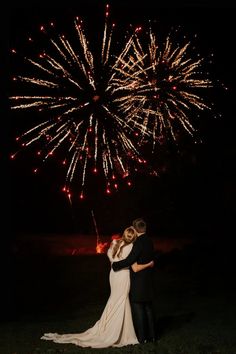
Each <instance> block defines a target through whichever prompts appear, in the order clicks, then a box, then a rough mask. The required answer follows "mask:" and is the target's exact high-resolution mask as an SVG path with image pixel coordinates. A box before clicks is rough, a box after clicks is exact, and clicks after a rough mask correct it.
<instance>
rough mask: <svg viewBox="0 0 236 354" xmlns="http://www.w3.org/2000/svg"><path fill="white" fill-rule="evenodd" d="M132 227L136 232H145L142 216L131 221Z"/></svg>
mask: <svg viewBox="0 0 236 354" xmlns="http://www.w3.org/2000/svg"><path fill="white" fill-rule="evenodd" d="M133 227H134V228H135V230H136V231H137V232H138V233H144V232H146V222H145V221H144V220H143V219H142V218H138V219H135V220H134V221H133Z"/></svg>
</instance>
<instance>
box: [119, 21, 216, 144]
mask: <svg viewBox="0 0 236 354" xmlns="http://www.w3.org/2000/svg"><path fill="white" fill-rule="evenodd" d="M136 32H137V31H136ZM143 43H144V44H143ZM146 43H147V45H146ZM190 48H191V43H190V42H186V43H184V44H182V45H180V44H176V39H175V38H174V39H173V40H172V39H171V35H168V36H167V37H166V39H165V40H164V41H163V42H162V43H160V42H158V43H157V39H156V36H155V34H154V33H153V31H152V30H151V28H150V29H149V32H147V33H146V36H145V38H143V41H140V39H139V37H138V36H137V35H136V36H134V38H133V40H132V49H133V55H132V56H130V57H129V58H128V57H125V58H122V60H123V67H122V69H120V68H118V70H119V71H120V74H121V75H123V79H121V80H120V85H122V84H123V85H125V87H129V93H130V95H129V99H127V100H126V99H125V100H124V102H123V105H124V107H123V108H124V109H127V110H128V111H129V112H133V111H135V112H136V120H135V121H134V120H133V119H132V116H131V120H130V123H134V125H140V126H141V127H142V135H143V136H144V137H145V135H146V133H147V132H148V135H150V132H151V135H152V143H153V146H155V144H156V142H158V140H159V139H160V138H161V137H163V136H165V137H167V138H169V137H171V138H172V139H173V140H176V132H177V131H178V130H180V129H182V130H185V131H186V132H187V133H188V134H190V135H193V133H194V130H195V127H194V125H193V124H192V123H191V120H192V117H193V115H194V110H195V111H196V110H205V109H211V107H210V105H207V104H206V103H205V102H204V100H203V98H202V97H201V96H200V95H199V90H201V89H203V88H209V87H212V86H213V84H212V82H211V80H210V79H208V78H206V73H204V74H203V72H204V70H203V65H202V64H203V59H199V58H198V59H193V58H192V57H191V56H190V55H189V51H190ZM149 140H150V138H149Z"/></svg>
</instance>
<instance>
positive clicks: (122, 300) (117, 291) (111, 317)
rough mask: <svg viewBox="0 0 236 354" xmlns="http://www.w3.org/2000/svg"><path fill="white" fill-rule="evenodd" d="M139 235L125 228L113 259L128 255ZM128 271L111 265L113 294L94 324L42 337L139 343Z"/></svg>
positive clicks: (101, 344)
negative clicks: (130, 297) (133, 319)
mask: <svg viewBox="0 0 236 354" xmlns="http://www.w3.org/2000/svg"><path fill="white" fill-rule="evenodd" d="M136 238H137V233H136V231H135V229H134V228H133V227H132V226H130V227H128V228H126V229H125V231H124V233H123V235H122V237H121V238H120V239H118V240H113V241H112V242H111V245H110V248H109V249H108V251H107V255H108V257H109V259H110V262H111V263H112V262H114V261H119V260H122V259H124V258H126V257H127V256H128V254H129V253H130V251H131V249H132V246H133V242H134V241H135V240H136ZM153 265H154V263H153V261H151V262H149V263H147V264H137V263H134V264H133V265H132V270H133V271H134V272H139V271H142V270H143V269H145V268H148V267H152V266H153ZM129 272H130V271H129V268H125V269H121V270H119V271H117V272H114V271H113V269H112V268H111V270H110V275H109V280H110V290H111V292H110V297H109V299H108V301H107V303H106V306H105V308H104V310H103V313H102V315H101V317H100V319H99V320H98V321H97V322H96V323H95V324H94V326H93V327H91V328H89V329H88V330H86V331H85V332H82V333H71V334H58V333H45V334H44V335H43V336H42V337H41V339H44V340H51V341H53V342H55V343H72V344H75V345H78V346H80V347H91V348H107V347H111V346H113V347H122V346H125V345H130V344H138V340H137V337H136V334H135V331H134V326H133V321H132V316H131V308H130V302H129V289H130V274H129Z"/></svg>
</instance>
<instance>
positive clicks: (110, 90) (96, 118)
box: [10, 5, 150, 199]
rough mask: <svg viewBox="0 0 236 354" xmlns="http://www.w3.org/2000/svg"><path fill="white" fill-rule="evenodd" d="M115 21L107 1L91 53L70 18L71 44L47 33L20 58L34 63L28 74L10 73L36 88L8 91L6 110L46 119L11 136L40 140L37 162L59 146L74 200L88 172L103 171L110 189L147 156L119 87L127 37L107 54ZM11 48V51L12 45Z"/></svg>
mask: <svg viewBox="0 0 236 354" xmlns="http://www.w3.org/2000/svg"><path fill="white" fill-rule="evenodd" d="M48 27H49V28H47V27H45V26H41V28H40V30H41V32H42V33H43V34H45V35H48V33H49V32H51V27H54V24H53V23H51V24H50V25H49V26H48ZM114 27H115V26H114V25H113V24H111V23H110V21H109V6H108V5H107V6H106V13H105V26H104V32H103V38H102V43H101V50H100V52H97V51H96V52H95V53H94V52H93V51H92V50H91V48H90V45H89V42H88V40H87V37H86V35H85V31H84V29H83V23H82V20H81V19H80V18H76V19H75V23H74V30H75V34H76V44H75V43H74V42H72V41H71V40H69V39H68V38H67V37H66V36H65V35H57V36H56V37H55V38H54V37H52V36H51V35H50V36H47V38H49V43H48V45H47V49H45V50H43V51H42V52H41V53H40V54H39V56H38V57H37V58H34V59H32V58H29V57H25V58H24V60H25V61H26V62H27V63H28V64H30V65H31V68H32V69H33V74H32V76H31V75H27V76H23V75H19V76H18V77H15V78H14V80H15V81H17V82H19V81H20V82H22V83H23V84H26V85H30V87H31V89H32V90H34V91H32V92H36V94H35V95H33V94H30V95H29V94H27V95H20V96H19V95H18V96H12V97H10V100H11V102H12V106H11V107H12V109H14V110H18V109H21V110H26V109H27V110H28V109H32V110H36V111H39V112H40V113H43V117H44V119H45V118H47V119H45V120H44V121H40V122H39V124H35V125H34V126H33V127H32V128H31V129H29V130H27V131H25V132H24V133H23V134H22V135H21V136H20V137H18V138H17V140H18V141H19V143H20V144H21V146H23V147H28V146H31V145H32V144H35V143H39V144H40V146H42V148H41V149H40V150H39V151H38V152H37V154H38V155H39V156H41V157H42V161H43V162H44V161H46V160H47V159H48V157H50V156H52V155H53V154H54V153H55V151H56V150H59V149H61V148H62V146H63V147H64V149H65V150H64V151H66V158H65V159H64V160H63V161H62V163H63V165H65V166H66V168H67V173H66V183H65V186H64V187H63V190H64V191H65V192H66V193H67V195H68V197H69V198H70V197H71V184H72V181H74V179H75V177H79V179H80V183H79V185H80V186H81V192H80V198H81V199H83V197H84V188H85V184H86V179H87V176H88V174H90V173H91V172H92V173H94V174H99V173H100V174H101V172H102V174H103V176H104V178H105V185H106V192H107V193H108V194H110V193H111V191H112V190H117V189H118V184H119V181H121V180H123V181H125V183H127V184H128V186H129V185H131V181H130V179H129V177H130V175H132V173H133V172H134V171H137V170H139V169H140V168H142V166H143V165H145V163H146V160H145V159H144V158H143V157H142V156H141V154H140V149H139V147H140V140H139V137H138V135H139V133H140V132H142V135H143V134H145V135H148V134H150V132H149V131H148V129H147V128H145V132H144V133H143V127H142V124H141V123H139V122H138V121H136V110H135V111H132V108H133V101H132V100H130V97H129V95H130V92H129V89H130V88H129V85H128V87H127V86H126V80H127V78H128V77H126V75H125V73H124V72H123V73H122V75H121V73H120V72H119V70H118V68H122V66H123V63H124V62H125V58H126V57H129V55H128V52H129V50H130V49H131V47H132V42H133V36H132V35H131V36H130V37H129V39H128V40H126V42H125V43H124V45H123V46H122V49H121V50H120V52H118V53H117V52H116V53H113V52H114V44H113V30H114ZM29 40H30V41H32V39H31V38H30V39H29ZM116 48H117V45H116ZM12 53H13V54H17V52H16V50H12ZM121 81H123V84H122V85H120V83H121ZM124 101H125V102H126V104H125V105H124V104H123V102H124ZM128 102H130V107H129V106H128ZM135 121H136V122H135ZM131 123H132V124H131ZM39 144H37V145H39ZM14 156H15V155H12V157H14ZM36 171H37V169H35V172H36Z"/></svg>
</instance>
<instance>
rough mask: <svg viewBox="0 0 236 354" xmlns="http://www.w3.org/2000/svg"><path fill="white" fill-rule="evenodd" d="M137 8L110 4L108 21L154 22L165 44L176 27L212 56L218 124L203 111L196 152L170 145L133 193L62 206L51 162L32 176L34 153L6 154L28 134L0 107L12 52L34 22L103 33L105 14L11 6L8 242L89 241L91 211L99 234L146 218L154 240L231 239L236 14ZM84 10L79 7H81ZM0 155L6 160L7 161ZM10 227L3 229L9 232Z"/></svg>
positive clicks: (99, 5) (24, 119)
mask: <svg viewBox="0 0 236 354" xmlns="http://www.w3.org/2000/svg"><path fill="white" fill-rule="evenodd" d="M152 2H154V1H153V0H152V1H143V2H142V4H139V5H137V4H135V2H134V1H123V2H122V1H117V2H116V4H115V2H114V4H113V3H112V2H111V3H110V4H111V17H112V18H113V19H114V21H115V22H116V23H117V24H118V25H119V26H122V27H123V28H125V27H126V26H127V27H128V25H129V23H132V24H134V25H142V24H145V23H146V21H147V20H148V19H152V20H157V23H158V28H159V32H160V34H161V35H163V36H165V34H166V33H168V31H169V29H170V28H171V27H177V26H180V27H181V33H183V34H184V33H185V34H186V36H187V37H188V38H189V39H191V38H193V37H194V35H195V34H197V35H198V36H197V39H196V40H195V43H196V46H197V48H198V49H199V53H200V54H201V55H202V56H207V57H209V56H210V54H211V53H214V56H213V63H212V65H211V66H210V74H211V76H212V77H213V78H214V80H216V79H219V81H220V82H222V83H224V85H225V86H226V87H228V90H227V91H225V90H223V89H222V88H220V87H216V88H215V89H214V90H212V91H211V93H210V97H209V98H210V99H211V100H212V101H213V102H214V103H215V111H216V113H218V115H221V116H220V117H218V118H214V117H213V115H212V114H211V113H209V112H207V113H206V112H203V113H202V114H201V113H200V114H201V117H200V118H199V120H200V122H199V129H200V132H201V137H202V141H203V142H202V144H194V142H193V141H191V140H190V139H183V141H181V142H180V143H179V146H178V148H175V147H173V146H168V148H167V147H166V148H165V149H164V148H163V149H162V150H161V151H160V155H159V156H158V160H157V163H158V164H160V166H162V170H161V173H160V175H159V176H158V177H151V176H145V175H144V174H143V175H142V174H141V175H137V176H135V177H134V179H133V186H132V188H130V189H128V188H124V189H122V190H120V191H119V192H118V193H115V194H113V195H111V196H107V195H106V194H105V193H104V189H103V188H101V186H100V185H99V184H97V185H94V184H93V185H91V187H90V193H88V194H89V195H88V197H87V198H86V200H85V201H82V202H81V201H79V199H78V200H76V199H74V200H73V204H72V205H70V203H69V202H68V200H67V198H66V197H65V195H64V194H63V193H62V192H61V186H62V185H63V178H64V171H63V170H61V168H60V167H59V166H58V164H57V162H56V161H52V162H50V163H48V164H45V165H44V168H43V169H42V170H41V172H40V173H39V174H38V175H37V176H35V175H33V173H32V170H33V168H34V164H35V160H34V152H35V149H34V148H33V149H29V150H27V151H25V153H22V154H21V155H20V157H19V158H17V159H16V160H14V161H10V160H9V155H10V154H11V153H12V152H14V150H15V149H16V143H15V137H16V136H17V135H19V133H20V132H21V131H22V129H23V130H24V129H25V128H27V127H30V126H31V121H30V115H29V114H26V115H24V114H22V112H21V113H19V112H18V113H14V114H13V112H12V111H10V109H9V103H8V100H7V97H8V95H10V94H12V93H11V89H12V86H11V80H10V79H11V77H12V75H13V71H14V70H15V69H16V68H17V70H18V73H20V67H17V65H16V61H17V59H16V58H14V63H13V61H12V58H11V55H10V54H8V53H9V51H10V49H11V48H12V47H13V48H15V47H16V48H18V47H19V48H21V49H22V50H23V51H24V49H25V47H24V46H25V45H24V40H25V39H26V38H27V37H28V36H29V35H31V34H32V33H35V32H37V31H38V28H39V27H40V25H41V24H45V23H48V22H50V21H51V20H53V21H55V22H56V23H57V22H58V23H60V24H61V23H62V24H63V26H64V27H65V28H67V27H68V28H69V27H71V26H72V25H73V18H74V17H75V16H76V15H81V16H82V18H83V19H84V22H85V28H86V29H88V31H89V35H90V34H91V35H93V34H94V33H95V32H96V31H97V28H98V26H100V27H99V29H101V30H103V27H102V25H103V12H104V6H103V2H101V1H93V2H92V1H81V2H78V6H77V7H75V6H68V7H67V8H65V7H46V6H34V7H30V6H22V7H21V6H20V5H19V6H12V8H11V9H9V10H8V12H7V16H6V27H5V34H6V38H5V39H6V48H5V49H6V51H5V53H6V55H5V57H4V59H5V63H4V64H5V65H6V70H5V76H4V79H5V87H6V88H7V89H6V91H5V92H4V95H5V101H4V102H5V107H4V109H5V113H4V116H3V115H2V117H1V118H2V123H3V127H4V129H3V136H2V137H3V139H2V142H3V143H4V144H3V145H4V146H3V151H4V154H3V155H4V164H6V169H5V168H4V169H3V171H4V176H6V181H5V183H4V185H3V186H2V188H3V193H4V198H5V200H4V206H5V208H4V214H3V215H4V220H5V222H6V226H7V225H8V226H7V227H8V228H10V230H11V232H12V234H13V235H14V234H17V233H21V232H23V233H32V234H36V233H78V234H79V233H81V234H91V233H94V225H93V221H92V217H91V211H92V210H93V211H94V214H95V217H96V221H97V225H98V229H99V232H100V234H101V235H103V234H104V235H109V234H113V233H116V232H120V231H122V230H123V229H124V228H125V227H126V226H128V225H129V224H130V223H131V221H132V219H133V218H136V217H140V216H143V217H145V218H146V219H147V222H148V225H149V231H150V233H151V234H152V235H154V236H173V237H182V236H184V237H185V236H197V237H200V238H202V237H206V236H208V237H212V238H214V237H219V238H220V237H222V236H223V237H225V238H230V237H232V236H233V235H232V231H231V229H232V228H233V229H234V220H235V217H236V213H235V197H236V187H235V172H234V170H235V168H234V165H235V152H236V149H235V148H236V143H235V128H236V124H235V55H234V54H233V53H232V51H233V50H235V48H234V46H235V9H234V8H233V6H230V5H229V4H228V5H227V3H224V5H222V6H216V5H212V4H210V3H208V4H207V3H206V2H204V4H203V2H202V4H201V2H199V3H197V2H195V3H192V4H191V3H190V2H189V3H187V2H184V1H182V3H180V2H178V3H179V6H173V5H171V4H170V3H168V2H166V3H165V5H163V6H161V5H160V2H158V3H159V5H154V4H151V3H152ZM85 3H86V5H85ZM5 156H7V157H6V158H5ZM9 224H10V226H9Z"/></svg>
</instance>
